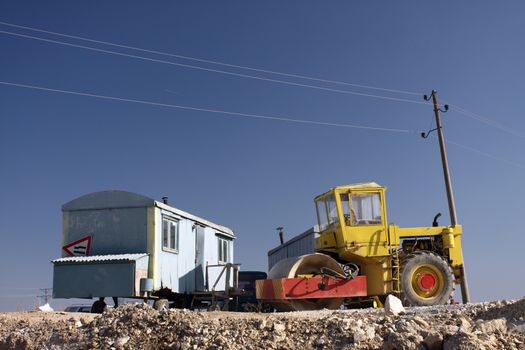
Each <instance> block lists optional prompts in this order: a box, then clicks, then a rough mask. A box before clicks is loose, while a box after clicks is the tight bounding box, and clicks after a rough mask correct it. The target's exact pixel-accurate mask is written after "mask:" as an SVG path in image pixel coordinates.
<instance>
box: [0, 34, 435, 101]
mask: <svg viewBox="0 0 525 350" xmlns="http://www.w3.org/2000/svg"><path fill="white" fill-rule="evenodd" d="M0 33H2V34H7V35H12V36H18V37H22V38H26V39H32V40H38V41H44V42H48V43H53V44H59V45H65V46H70V47H76V48H80V49H85V50H91V51H96V52H102V53H106V54H111V55H117V56H123V57H129V58H135V59H139V60H144V61H149V62H156V63H162V64H169V65H173V66H179V67H184V68H189V69H197V70H202V71H207V72H214V73H220V74H226V75H231V76H236V77H240V78H248V79H257V80H262V81H267V82H272V83H278V84H284V85H291V86H298V87H304V88H310V89H317V90H323V91H329V92H337V93H341V94H348V95H356V96H363V97H371V98H377V99H382V100H387V101H396V102H406V103H414V104H423V105H426V104H427V103H425V102H422V101H415V100H410V99H406V98H398V97H390V96H382V95H374V94H367V93H363V92H355V91H349V90H340V89H333V88H328V87H322V86H316V85H309V84H301V83H294V82H291V81H285V80H279V79H271V78H263V77H258V76H255V75H249V74H242V73H234V72H228V71H223V70H219V69H212V68H206V67H200V66H194V65H190V64H184V63H177V62H172V61H165V60H159V59H156V58H150V57H144V56H138V55H132V54H127V53H122V52H117V51H111V50H105V49H98V48H94V47H90V46H84V45H78V44H72V43H67V42H64V41H59V40H51V39H44V38H40V37H35V36H31V35H25V34H19V33H13V32H8V31H4V30H0Z"/></svg>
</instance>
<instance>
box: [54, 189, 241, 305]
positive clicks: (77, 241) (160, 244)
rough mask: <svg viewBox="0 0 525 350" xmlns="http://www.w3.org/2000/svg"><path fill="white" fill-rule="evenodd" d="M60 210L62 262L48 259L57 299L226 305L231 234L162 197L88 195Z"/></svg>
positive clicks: (232, 269)
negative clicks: (141, 300)
mask: <svg viewBox="0 0 525 350" xmlns="http://www.w3.org/2000/svg"><path fill="white" fill-rule="evenodd" d="M62 212H63V225H62V257H61V258H59V259H56V260H53V261H52V263H53V265H54V273H53V296H54V297H55V298H92V297H115V298H118V297H124V298H152V299H166V300H169V303H170V304H171V305H172V306H178V307H191V306H194V307H199V306H202V302H203V301H209V300H211V299H213V300H220V299H223V300H224V299H226V300H229V297H230V296H231V295H230V292H231V291H232V290H234V291H235V290H236V287H237V286H236V283H237V275H238V268H239V265H238V264H234V263H233V261H234V260H233V257H234V255H233V243H234V239H235V235H234V233H233V231H232V230H231V229H229V228H227V227H225V226H221V225H218V224H215V223H213V222H210V221H208V220H206V219H203V218H200V217H197V216H195V215H193V214H190V213H187V212H185V211H182V210H180V209H177V208H174V207H172V206H170V205H168V203H167V198H165V199H163V201H156V200H154V199H151V198H149V197H145V196H142V195H139V194H135V193H130V192H125V191H103V192H94V193H90V194H86V195H84V196H81V197H79V198H76V199H74V200H72V201H70V202H68V203H66V204H64V205H63V207H62ZM163 303H164V304H163V305H164V306H165V305H166V304H165V301H164V300H163ZM161 304H162V303H161Z"/></svg>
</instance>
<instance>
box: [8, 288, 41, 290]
mask: <svg viewBox="0 0 525 350" xmlns="http://www.w3.org/2000/svg"><path fill="white" fill-rule="evenodd" d="M37 289H39V288H38V287H0V290H37Z"/></svg>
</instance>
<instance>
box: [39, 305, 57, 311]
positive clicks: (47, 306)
mask: <svg viewBox="0 0 525 350" xmlns="http://www.w3.org/2000/svg"><path fill="white" fill-rule="evenodd" d="M38 310H40V311H42V312H52V311H53V308H52V307H51V306H50V305H49V304H44V305H42V306H39V307H38Z"/></svg>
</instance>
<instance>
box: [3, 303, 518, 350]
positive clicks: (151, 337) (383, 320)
mask: <svg viewBox="0 0 525 350" xmlns="http://www.w3.org/2000/svg"><path fill="white" fill-rule="evenodd" d="M64 348H66V349H87V348H97V349H98V348H100V349H159V348H160V349H162V348H167V349H421V350H423V349H525V299H522V300H519V301H515V302H509V301H499V302H490V303H479V304H469V305H449V306H439V307H423V308H407V309H406V311H405V312H404V313H403V312H401V314H398V315H394V314H392V313H388V312H386V311H385V310H384V309H366V310H337V311H329V310H323V311H318V312H291V313H274V314H255V313H227V312H191V311H187V310H172V311H168V312H163V313H159V312H157V311H155V310H153V309H152V308H151V307H149V306H147V305H143V304H127V305H123V306H120V307H119V308H117V309H114V310H108V311H107V312H105V313H104V314H102V315H100V316H95V315H91V314H75V313H70V314H68V313H63V312H62V313H60V312H54V313H38V312H33V313H3V314H0V349H64Z"/></svg>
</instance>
